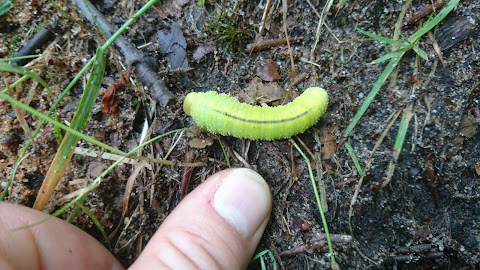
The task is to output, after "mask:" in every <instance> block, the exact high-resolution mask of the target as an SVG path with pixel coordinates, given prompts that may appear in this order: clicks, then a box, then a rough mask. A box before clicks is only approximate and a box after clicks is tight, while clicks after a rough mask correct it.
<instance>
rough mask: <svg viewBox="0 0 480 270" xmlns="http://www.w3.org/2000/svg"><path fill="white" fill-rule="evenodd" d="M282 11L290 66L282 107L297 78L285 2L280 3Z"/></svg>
mask: <svg viewBox="0 0 480 270" xmlns="http://www.w3.org/2000/svg"><path fill="white" fill-rule="evenodd" d="M282 11H283V31H284V33H285V38H286V39H287V47H288V54H289V55H290V64H291V67H292V69H291V73H290V74H291V77H292V78H291V80H290V85H289V86H288V91H287V94H286V95H285V98H284V99H283V102H282V105H283V104H285V102H286V101H287V99H288V96H289V95H290V91H291V90H292V84H293V81H294V80H295V77H297V70H296V69H295V62H294V60H293V53H292V48H291V47H290V41H289V40H288V30H287V12H288V4H287V0H283V1H282Z"/></svg>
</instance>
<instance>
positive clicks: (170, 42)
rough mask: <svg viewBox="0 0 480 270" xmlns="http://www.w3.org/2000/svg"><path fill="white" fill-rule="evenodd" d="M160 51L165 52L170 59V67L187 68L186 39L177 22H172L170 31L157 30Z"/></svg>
mask: <svg viewBox="0 0 480 270" xmlns="http://www.w3.org/2000/svg"><path fill="white" fill-rule="evenodd" d="M157 39H158V43H159V44H160V52H161V53H163V54H166V55H167V57H168V59H169V60H170V68H171V69H177V68H183V69H186V68H189V67H190V66H189V65H188V60H187V52H186V50H185V49H186V48H187V41H186V40H185V37H184V36H183V32H182V29H181V28H180V25H179V24H178V23H172V25H171V29H170V32H168V33H165V32H164V31H162V30H160V31H158V32H157Z"/></svg>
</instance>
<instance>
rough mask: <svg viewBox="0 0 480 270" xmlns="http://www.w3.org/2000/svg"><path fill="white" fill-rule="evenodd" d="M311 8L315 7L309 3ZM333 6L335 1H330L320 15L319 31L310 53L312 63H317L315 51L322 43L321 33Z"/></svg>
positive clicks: (316, 33)
mask: <svg viewBox="0 0 480 270" xmlns="http://www.w3.org/2000/svg"><path fill="white" fill-rule="evenodd" d="M307 2H308V3H309V4H310V6H313V5H312V3H310V1H307ZM332 5H333V0H328V1H327V2H326V3H325V6H324V7H323V10H322V14H320V18H319V19H318V25H317V31H316V32H315V42H314V43H313V46H312V50H311V51H310V61H311V62H315V49H316V48H317V44H318V42H319V41H320V31H321V30H322V25H323V22H324V21H325V17H326V15H327V14H328V12H329V11H330V8H331V7H332Z"/></svg>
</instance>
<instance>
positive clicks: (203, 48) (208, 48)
mask: <svg viewBox="0 0 480 270" xmlns="http://www.w3.org/2000/svg"><path fill="white" fill-rule="evenodd" d="M216 49H217V47H216V46H215V45H213V43H212V42H208V43H206V44H202V45H200V46H198V48H197V49H196V50H195V52H194V53H193V59H195V61H198V60H200V59H202V57H204V56H205V55H207V54H209V53H211V52H214V51H215V50H216Z"/></svg>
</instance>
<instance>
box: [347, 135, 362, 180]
mask: <svg viewBox="0 0 480 270" xmlns="http://www.w3.org/2000/svg"><path fill="white" fill-rule="evenodd" d="M345 147H347V151H348V153H349V154H350V157H351V158H352V160H353V164H355V168H357V171H358V174H359V175H360V177H363V170H362V167H361V166H360V162H358V158H357V155H355V151H353V147H352V146H351V145H350V144H349V143H348V142H345Z"/></svg>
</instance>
